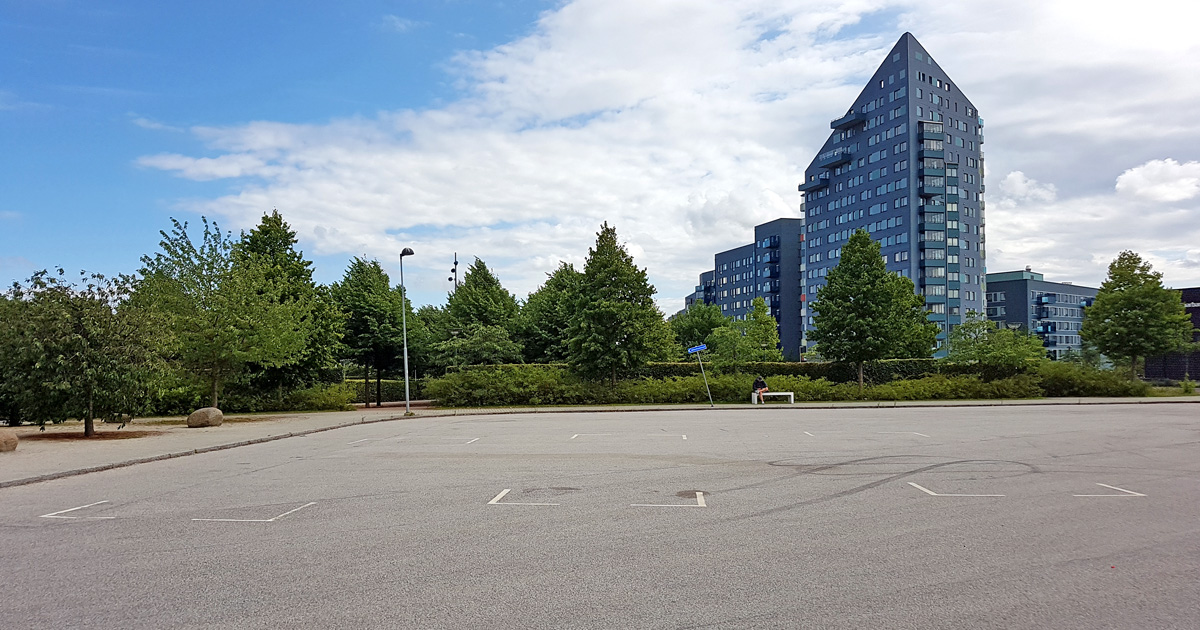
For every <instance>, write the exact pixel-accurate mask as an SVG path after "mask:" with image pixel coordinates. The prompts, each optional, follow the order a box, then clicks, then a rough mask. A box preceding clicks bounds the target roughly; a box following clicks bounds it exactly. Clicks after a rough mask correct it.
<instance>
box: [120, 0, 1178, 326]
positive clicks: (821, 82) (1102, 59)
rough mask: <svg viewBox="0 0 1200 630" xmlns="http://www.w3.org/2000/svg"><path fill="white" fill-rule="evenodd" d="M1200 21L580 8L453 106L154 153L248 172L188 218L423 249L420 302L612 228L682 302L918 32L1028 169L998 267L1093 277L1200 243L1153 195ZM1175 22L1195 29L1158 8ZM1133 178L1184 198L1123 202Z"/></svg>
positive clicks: (763, 4) (994, 223)
mask: <svg viewBox="0 0 1200 630" xmlns="http://www.w3.org/2000/svg"><path fill="white" fill-rule="evenodd" d="M1099 5H1103V7H1102V8H1097V7H1098V6H1099ZM1197 7H1200V5H1197ZM1198 10H1200V9H1198V8H1196V7H1193V5H1192V4H1191V3H1168V2H1163V1H1161V0H1148V2H1145V3H1142V4H1139V5H1138V6H1136V7H1130V6H1128V5H1126V4H1123V3H1122V4H1116V3H1097V2H1087V3H1081V2H1075V1H1066V0H1064V1H1062V2H1055V3H1045V2H1041V1H1040V0H1011V1H1004V2H1000V1H998V0H997V1H992V2H973V3H944V2H936V3H935V2H933V1H932V0H883V1H873V2H872V1H867V0H859V1H854V2H835V1H832V0H784V1H780V0H708V1H699V0H689V1H684V0H662V1H659V2H652V3H646V2H643V1H640V0H577V1H575V2H569V3H566V4H563V5H562V6H560V7H558V8H556V9H554V10H552V11H548V12H546V13H544V14H543V16H542V17H541V18H540V20H539V21H538V23H537V24H536V26H535V28H534V29H533V31H532V33H531V34H530V35H528V36H526V37H523V38H521V39H518V40H515V41H512V42H509V43H507V44H504V45H502V46H498V47H496V48H493V49H490V50H482V51H472V52H464V53H462V54H460V55H459V56H458V57H457V58H456V60H455V63H456V68H457V70H456V72H457V76H456V78H457V80H458V81H459V83H460V84H461V86H462V87H463V88H464V90H465V93H466V94H467V95H468V96H467V97H465V98H463V99H461V100H459V101H457V102H454V103H451V104H449V105H446V106H442V107H439V108H436V109H428V110H422V111H394V112H385V113H382V114H379V115H377V116H374V117H372V118H356V119H348V120H339V121H333V122H331V123H329V124H326V125H289V124H282V123H274V122H268V121H260V122H253V123H248V124H245V125H240V126H233V127H221V128H197V129H193V133H195V134H197V136H198V137H199V138H201V139H202V140H204V141H205V142H206V143H207V144H208V146H209V147H210V149H211V150H212V152H213V153H212V154H211V155H209V156H207V157H191V156H185V155H178V154H162V155H155V156H147V157H144V158H142V159H140V160H139V163H140V164H142V165H143V166H147V167H152V168H159V169H163V170H167V171H171V172H174V173H176V174H178V175H179V176H182V177H187V178H191V179H196V180H212V179H223V178H240V181H237V182H234V183H233V185H234V186H235V188H234V190H235V191H236V192H234V193H233V194H230V195H228V196H225V197H221V198H218V199H211V200H202V201H199V202H193V203H190V204H189V205H188V206H187V207H188V208H189V209H193V210H195V211H197V212H204V213H207V214H209V215H213V214H219V215H222V216H224V217H226V218H228V219H229V220H231V221H232V225H231V227H234V228H238V227H249V226H251V225H252V224H253V223H255V222H256V221H257V218H258V217H259V216H260V215H261V213H262V212H263V211H265V210H269V209H270V208H272V207H278V208H279V209H280V210H281V211H282V212H283V213H284V214H285V216H286V217H287V218H288V220H289V222H291V223H292V225H293V227H294V228H296V229H297V232H298V233H299V235H300V238H301V240H302V245H304V246H305V247H306V248H309V249H311V250H313V251H314V252H315V253H317V254H319V255H333V254H339V255H341V254H344V255H347V256H349V255H355V254H362V253H366V254H368V255H374V256H378V257H380V259H381V260H391V259H393V258H394V252H395V251H396V249H397V248H398V247H402V246H413V247H414V249H417V250H419V251H418V256H417V257H415V258H414V259H412V264H413V272H412V275H411V277H410V278H411V280H412V282H414V283H415V284H414V287H418V286H421V283H426V284H425V285H424V289H425V290H426V291H427V293H426V294H424V295H422V294H420V293H416V297H417V298H418V299H425V300H428V301H440V300H441V299H442V298H443V294H442V293H441V291H443V290H444V288H445V286H446V285H445V275H446V274H445V272H444V270H442V268H443V267H445V268H448V267H449V264H448V261H449V260H450V257H451V256H452V254H453V252H455V251H457V252H458V253H459V257H460V259H465V260H468V261H469V260H470V259H471V257H473V256H479V257H481V258H483V259H484V260H485V261H487V262H488V264H489V265H490V266H492V267H493V268H494V269H496V271H497V273H498V275H499V276H500V277H501V279H502V281H503V282H504V283H505V284H506V286H507V287H508V288H509V289H510V290H513V291H514V292H516V293H518V295H524V294H525V293H527V292H529V291H531V290H533V289H534V288H536V287H537V285H538V284H540V282H541V281H542V280H543V279H544V275H543V274H544V273H545V272H548V271H551V270H552V269H553V268H554V267H555V265H556V264H557V261H558V260H559V259H563V260H567V261H570V262H576V263H579V262H581V261H582V259H583V257H584V256H585V255H586V252H587V249H588V247H589V246H590V245H591V244H592V242H593V241H594V234H595V232H596V230H597V228H598V227H599V225H600V223H601V222H603V221H608V222H609V223H611V224H615V225H616V227H617V229H618V232H619V234H620V235H621V237H622V238H623V239H625V240H626V241H628V243H629V245H630V250H631V251H635V252H639V254H638V256H637V262H638V264H639V265H641V266H645V267H648V269H649V272H650V277H651V280H652V281H653V282H654V283H655V284H656V285H657V287H658V288H659V297H660V299H661V301H662V303H663V305H664V308H665V309H666V310H674V309H675V308H678V307H679V306H680V305H681V304H682V296H683V295H684V294H686V293H688V292H690V290H691V288H692V286H693V285H694V284H695V281H696V276H697V274H699V273H700V272H702V271H704V270H705V269H707V268H708V267H709V266H711V264H712V255H713V253H715V252H717V251H721V250H724V249H728V248H730V247H735V246H738V245H741V244H743V243H748V242H750V241H752V240H753V233H752V226H753V225H754V224H756V223H761V222H764V221H768V220H772V219H775V218H778V217H781V216H797V215H798V210H799V203H800V197H799V194H798V193H797V192H796V184H797V183H798V182H799V181H800V179H801V177H802V173H803V169H804V167H805V166H807V164H808V162H809V161H810V160H811V158H812V157H813V155H814V154H815V152H816V150H817V149H818V147H819V146H820V144H821V143H822V142H824V140H825V138H826V137H827V135H828V133H829V120H830V119H832V118H835V117H837V115H838V114H840V113H842V112H844V111H845V109H846V107H847V106H848V105H849V104H850V103H851V101H852V100H853V98H854V97H855V95H856V94H857V93H858V92H859V90H860V89H861V87H862V84H863V83H864V82H865V80H866V78H867V76H868V74H869V73H870V72H872V71H873V70H874V69H875V67H876V66H877V65H878V64H879V63H880V62H882V61H883V59H884V56H885V54H886V52H887V50H888V49H889V48H890V47H891V46H892V44H893V43H894V42H895V40H896V39H897V38H898V37H899V36H900V34H901V33H902V32H903V29H905V28H910V29H912V30H913V31H914V34H915V35H916V36H917V37H918V38H919V39H920V40H921V42H922V43H923V44H924V45H925V46H926V48H928V49H929V50H930V51H931V52H932V53H933V55H934V57H935V59H936V60H937V61H938V62H939V63H940V64H941V65H942V66H943V68H944V69H945V70H946V71H947V72H948V73H949V74H950V76H951V77H952V78H953V79H954V80H955V81H956V83H957V84H958V86H959V87H960V88H961V89H962V90H963V91H964V92H966V93H967V95H968V96H969V97H970V98H971V99H972V101H973V102H974V104H975V105H976V106H978V107H979V108H980V110H981V111H982V112H983V115H984V116H986V117H987V134H988V135H987V144H986V145H985V148H986V149H987V152H988V155H987V166H988V170H989V172H993V173H1008V175H1006V176H1005V177H1004V178H1002V179H1001V180H999V181H998V182H997V181H995V180H993V179H991V178H989V179H988V180H987V183H988V185H989V188H990V189H991V194H990V195H989V201H988V214H987V221H988V229H989V230H991V231H990V233H989V235H988V241H987V243H988V247H989V256H988V268H989V269H990V270H992V271H997V270H1004V269H1006V268H1023V267H1024V266H1025V264H1035V265H1037V266H1038V267H1040V269H1039V270H1041V271H1043V272H1044V273H1046V274H1047V275H1048V276H1056V275H1057V277H1060V278H1062V279H1072V278H1078V279H1079V280H1080V281H1083V280H1085V279H1091V278H1097V277H1098V276H1102V275H1103V272H1104V267H1105V266H1106V265H1107V263H1108V260H1110V259H1111V257H1112V255H1115V253H1116V252H1118V251H1120V249H1124V248H1134V249H1137V248H1138V247H1144V248H1145V251H1149V250H1150V249H1151V248H1154V249H1155V250H1156V251H1164V252H1166V251H1168V250H1170V248H1169V247H1165V246H1166V245H1169V244H1171V243H1176V244H1181V245H1182V244H1183V243H1194V242H1198V240H1197V239H1196V238H1195V237H1196V236H1197V234H1196V230H1195V228H1193V227H1192V225H1193V224H1195V223H1196V222H1195V221H1190V222H1189V221H1187V220H1186V219H1187V218H1188V215H1187V214H1186V213H1188V212H1193V213H1194V211H1195V209H1196V204H1193V205H1192V206H1190V207H1182V208H1175V209H1173V210H1164V209H1161V208H1157V207H1153V206H1148V205H1146V204H1144V201H1145V199H1144V198H1143V197H1144V196H1145V191H1147V190H1153V191H1158V192H1156V193H1154V194H1159V195H1162V194H1173V195H1180V194H1183V193H1182V192H1180V191H1183V190H1185V188H1186V187H1185V186H1184V185H1182V184H1180V183H1179V182H1181V181H1183V180H1184V179H1185V178H1183V177H1176V178H1175V179H1173V180H1171V181H1173V182H1175V183H1174V184H1167V183H1165V182H1166V181H1167V179H1169V178H1166V177H1165V176H1160V175H1158V174H1154V173H1150V172H1149V171H1148V170H1146V169H1147V167H1148V166H1149V165H1150V164H1151V163H1152V162H1148V161H1149V160H1154V159H1156V158H1157V157H1159V156H1162V155H1175V156H1189V155H1194V147H1195V146H1198V144H1200V143H1198V142H1197V141H1198V140H1200V122H1197V121H1196V119H1195V118H1194V117H1193V116H1191V115H1190V112H1192V111H1195V110H1196V109H1200V83H1197V82H1195V81H1194V80H1193V79H1192V77H1194V76H1195V75H1196V74H1197V73H1200V61H1197V59H1200V55H1194V54H1193V55H1184V54H1182V53H1184V52H1186V51H1187V49H1188V47H1189V46H1192V44H1191V43H1190V42H1191V41H1192V39H1191V36H1190V34H1188V29H1187V28H1185V27H1184V26H1181V24H1184V23H1189V24H1190V23H1191V22H1188V19H1187V18H1188V16H1193V17H1200V16H1197V15H1195V14H1196V12H1197V11H1198ZM1166 12H1170V13H1171V14H1172V15H1173V16H1175V17H1173V18H1172V19H1171V20H1168V21H1167V22H1170V24H1166V23H1163V21H1162V20H1153V19H1149V18H1146V17H1144V16H1146V15H1161V14H1164V13H1166ZM392 17H394V16H392ZM397 19H400V18H397ZM966 26H969V28H965V27H966ZM849 33H852V34H849ZM1131 164H1143V166H1142V167H1138V168H1136V169H1130V165H1131ZM1191 164H1195V163H1194V162H1187V163H1184V164H1176V166H1178V167H1179V169H1184V168H1185V167H1186V168H1191V167H1189V165H1191ZM1126 169H1130V170H1129V171H1128V172H1134V171H1136V172H1138V174H1139V175H1138V177H1141V178H1144V181H1146V182H1154V183H1155V185H1156V186H1159V187H1157V188H1154V187H1151V188H1147V187H1145V186H1141V185H1140V184H1138V185H1136V186H1135V185H1134V184H1131V183H1127V184H1124V185H1125V186H1134V187H1135V188H1136V189H1137V190H1138V191H1140V192H1139V194H1135V195H1125V194H1121V195H1117V194H1114V193H1113V189H1112V182H1113V181H1114V179H1116V178H1117V177H1118V175H1121V173H1122V172H1123V171H1125V170H1126ZM1139 169H1141V170H1139ZM1152 175H1153V177H1151V176H1152ZM1132 177H1133V176H1130V178H1126V176H1125V175H1121V178H1122V179H1121V180H1118V181H1119V182H1120V181H1124V182H1132V181H1134V180H1133V179H1132ZM1139 181H1140V180H1139ZM1042 182H1047V183H1042ZM1048 182H1053V183H1048ZM1118 186H1122V184H1120V183H1119V184H1118ZM1164 187H1165V188H1164ZM1164 190H1166V191H1170V192H1169V193H1164V192H1162V191H1164ZM1194 196H1195V195H1193V197H1194ZM1189 199H1190V198H1189V197H1180V198H1179V200H1189ZM1180 212H1183V213H1184V214H1183V215H1181V214H1179V213H1180ZM1126 213H1138V214H1136V215H1131V214H1126ZM1130 216H1137V217H1138V220H1137V221H1134V222H1131V221H1129V220H1128V219H1129V217H1130ZM1191 216H1195V215H1194V214H1192V215H1191ZM1188 238H1191V239H1192V240H1190V241H1187V240H1184V239H1188ZM1175 249H1176V250H1179V251H1180V252H1183V251H1185V250H1186V247H1182V246H1180V247H1176V248H1175ZM1171 251H1174V250H1171ZM443 260H444V261H446V263H445V264H443V262H439V261H443ZM1164 260H1165V259H1164ZM1186 260H1187V258H1186V256H1185V255H1184V254H1182V253H1181V254H1180V255H1179V257H1178V261H1180V262H1179V263H1178V265H1174V263H1172V264H1173V265H1174V266H1173V267H1172V269H1178V270H1185V269H1189V267H1187V266H1186V265H1185V264H1184V262H1183V261H1186ZM406 263H407V261H406ZM406 266H407V264H406ZM406 271H407V270H406ZM1180 273H1183V272H1182V271H1180ZM1190 273H1191V274H1192V275H1191V276H1185V277H1191V278H1195V282H1198V283H1200V271H1192V272H1190ZM328 275H329V276H336V275H337V274H336V273H333V274H328ZM406 275H408V274H406ZM422 278H427V280H424V279H422ZM416 291H417V289H414V292H416Z"/></svg>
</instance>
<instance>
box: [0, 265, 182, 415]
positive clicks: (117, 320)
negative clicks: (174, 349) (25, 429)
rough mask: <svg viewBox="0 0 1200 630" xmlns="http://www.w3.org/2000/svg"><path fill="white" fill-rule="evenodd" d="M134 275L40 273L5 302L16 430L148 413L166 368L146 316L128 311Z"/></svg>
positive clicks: (6, 390)
mask: <svg viewBox="0 0 1200 630" xmlns="http://www.w3.org/2000/svg"><path fill="white" fill-rule="evenodd" d="M131 285H132V280H131V279H130V278H128V277H119V278H116V279H112V278H106V277H104V276H101V275H99V274H87V273H85V272H81V273H80V280H79V282H78V283H74V282H71V281H70V280H68V279H67V278H66V276H65V274H64V272H63V270H62V269H59V270H58V275H57V276H52V275H50V274H49V273H47V272H45V271H41V272H38V273H36V274H34V275H33V277H32V278H30V279H29V281H28V283H27V284H26V285H25V286H20V285H14V287H13V288H12V290H10V291H9V292H8V294H7V295H6V296H5V297H4V299H3V302H0V309H2V312H0V350H2V353H0V357H2V358H0V376H2V377H3V379H2V381H0V399H3V402H2V408H0V412H3V413H4V414H5V415H6V416H7V418H6V419H7V421H8V422H9V423H10V424H17V423H19V422H23V421H31V422H37V423H38V424H42V423H44V422H46V421H51V422H60V421H62V420H64V419H66V418H80V419H82V420H83V421H84V434H85V435H89V436H90V435H92V434H93V433H94V430H95V427H94V420H95V419H96V418H102V419H113V418H122V417H125V416H133V415H137V414H141V413H143V412H145V411H146V410H147V409H148V407H149V402H150V400H151V398H152V395H153V390H154V382H155V377H156V376H157V375H158V374H159V373H160V363H159V361H158V359H157V356H156V355H155V353H154V351H153V348H152V344H151V342H150V338H149V335H151V334H152V333H153V331H152V329H151V326H150V325H149V320H148V319H147V317H146V316H145V314H144V313H143V312H141V311H138V310H136V309H131V308H128V307H127V305H126V301H127V299H128V297H129V294H130V292H131Z"/></svg>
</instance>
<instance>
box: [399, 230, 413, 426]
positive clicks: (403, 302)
mask: <svg viewBox="0 0 1200 630" xmlns="http://www.w3.org/2000/svg"><path fill="white" fill-rule="evenodd" d="M412 255H413V250H412V248H411V247H405V248H404V249H403V250H402V251H401V252H400V330H401V331H402V334H403V335H404V415H406V416H410V415H412V408H411V406H410V403H409V400H408V308H407V305H408V291H407V290H405V288H404V257H405V256H412Z"/></svg>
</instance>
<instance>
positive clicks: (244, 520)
mask: <svg viewBox="0 0 1200 630" xmlns="http://www.w3.org/2000/svg"><path fill="white" fill-rule="evenodd" d="M316 504H317V502H316V501H310V502H308V503H305V504H304V505H301V506H300V507H298V508H292V509H290V510H288V511H286V512H284V513H283V514H280V515H279V516H276V517H275V518H194V519H192V520H193V521H209V522H216V523H274V522H275V521H278V520H279V519H281V518H283V517H285V516H287V515H288V514H293V513H295V512H299V511H300V510H303V509H304V508H306V507H309V506H311V505H316Z"/></svg>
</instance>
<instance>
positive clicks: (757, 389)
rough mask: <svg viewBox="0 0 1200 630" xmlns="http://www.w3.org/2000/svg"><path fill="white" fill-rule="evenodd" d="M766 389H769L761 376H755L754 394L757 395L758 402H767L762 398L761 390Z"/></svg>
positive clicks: (764, 390)
mask: <svg viewBox="0 0 1200 630" xmlns="http://www.w3.org/2000/svg"><path fill="white" fill-rule="evenodd" d="M767 391H770V390H768V389H767V382H766V381H764V380H763V377H761V376H759V377H756V378H755V379H754V395H756V396H758V402H759V403H760V404H763V405H765V404H767V401H766V400H764V399H763V392H767Z"/></svg>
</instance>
